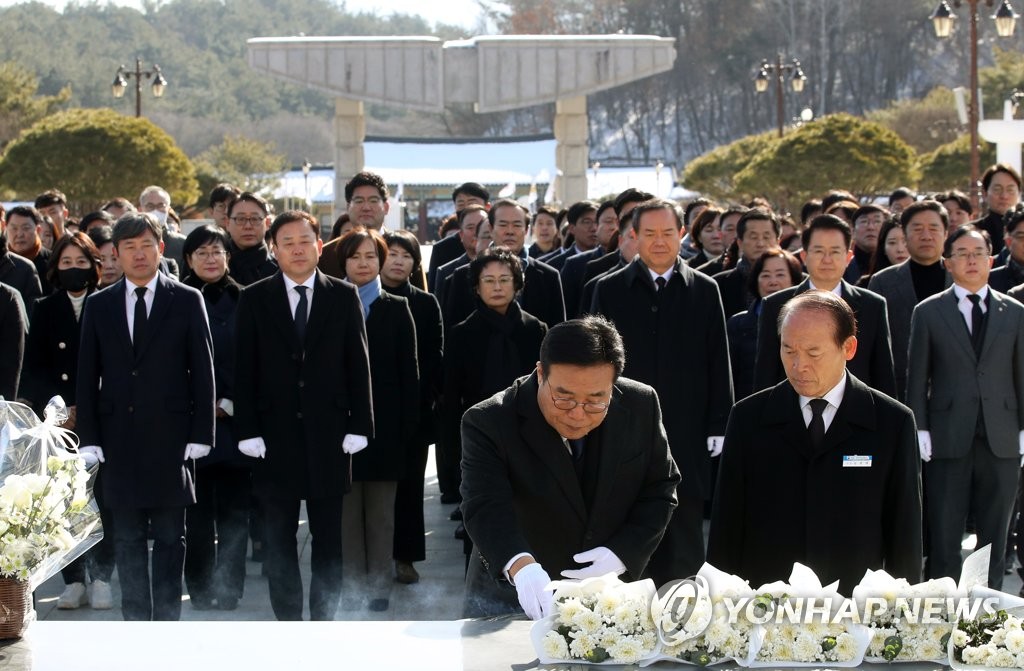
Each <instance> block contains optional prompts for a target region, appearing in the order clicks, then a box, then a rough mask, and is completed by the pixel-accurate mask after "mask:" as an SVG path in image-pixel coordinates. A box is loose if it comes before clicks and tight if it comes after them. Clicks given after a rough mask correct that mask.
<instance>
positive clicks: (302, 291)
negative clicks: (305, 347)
mask: <svg viewBox="0 0 1024 671" xmlns="http://www.w3.org/2000/svg"><path fill="white" fill-rule="evenodd" d="M295 290H296V291H298V292H299V304H298V305H297V306H295V335H297V336H298V337H299V343H300V344H304V343H305V342H306V316H307V315H308V314H309V299H307V298H306V287H304V286H301V285H300V286H297V287H295Z"/></svg>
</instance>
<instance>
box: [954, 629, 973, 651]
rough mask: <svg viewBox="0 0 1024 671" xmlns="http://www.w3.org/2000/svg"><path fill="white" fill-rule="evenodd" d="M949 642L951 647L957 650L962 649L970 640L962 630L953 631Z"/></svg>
mask: <svg viewBox="0 0 1024 671" xmlns="http://www.w3.org/2000/svg"><path fill="white" fill-rule="evenodd" d="M950 640H952V641H953V645H955V646H956V647H958V648H962V647H964V646H966V645H967V644H968V642H970V639H969V638H968V637H967V632H966V631H964V630H963V629H954V630H953V633H952V634H951V635H950Z"/></svg>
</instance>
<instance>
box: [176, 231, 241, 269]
mask: <svg viewBox="0 0 1024 671" xmlns="http://www.w3.org/2000/svg"><path fill="white" fill-rule="evenodd" d="M215 242H219V243H220V244H221V246H222V247H223V248H224V249H225V250H227V249H230V246H229V245H230V243H231V236H230V235H228V232H227V231H225V230H224V229H223V228H221V227H220V226H212V225H210V224H204V225H203V226H199V227H197V228H194V229H192V232H191V233H189V234H188V237H186V238H185V242H184V243H183V244H182V246H181V254H182V256H185V257H189V256H192V255H193V254H195V252H196V250H197V249H199V248H200V247H202V246H203V245H209V244H213V243H215ZM184 270H185V269H184V268H182V269H181V271H182V272H184Z"/></svg>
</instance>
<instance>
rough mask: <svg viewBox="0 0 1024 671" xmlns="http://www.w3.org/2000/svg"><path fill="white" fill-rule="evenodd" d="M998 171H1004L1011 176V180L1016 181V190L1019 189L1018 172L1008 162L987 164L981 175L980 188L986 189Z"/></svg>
mask: <svg viewBox="0 0 1024 671" xmlns="http://www.w3.org/2000/svg"><path fill="white" fill-rule="evenodd" d="M1000 172H1003V173H1006V174H1007V175H1009V176H1010V177H1011V178H1013V181H1014V182H1016V183H1017V190H1018V191H1019V190H1020V173H1019V172H1017V171H1016V170H1015V169H1014V167H1013V166H1012V165H1010V164H1009V163H996V164H995V165H993V166H989V169H988V170H986V171H985V174H984V175H982V176H981V188H982V189H984V190H985V191H988V187H989V185H990V184H992V178H993V177H995V176H996V174H997V173H1000Z"/></svg>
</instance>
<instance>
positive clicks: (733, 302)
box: [713, 261, 754, 319]
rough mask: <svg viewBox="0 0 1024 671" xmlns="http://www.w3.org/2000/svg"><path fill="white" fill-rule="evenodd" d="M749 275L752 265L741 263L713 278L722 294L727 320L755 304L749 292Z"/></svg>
mask: <svg viewBox="0 0 1024 671" xmlns="http://www.w3.org/2000/svg"><path fill="white" fill-rule="evenodd" d="M749 274H750V264H749V263H747V262H746V261H740V265H738V266H736V267H735V268H732V269H730V270H723V271H722V272H720V273H718V274H717V275H715V276H714V277H713V279H714V280H715V282H717V283H718V290H719V291H720V292H721V294H722V309H723V310H724V311H725V318H726V319H728V318H729V317H732V316H733V315H735V314H739V313H740V312H743V311H744V310H746V309H748V308H749V307H750V305H751V304H752V303H753V302H754V297H753V296H751V295H750V292H749V291H747V276H748V275H749Z"/></svg>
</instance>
